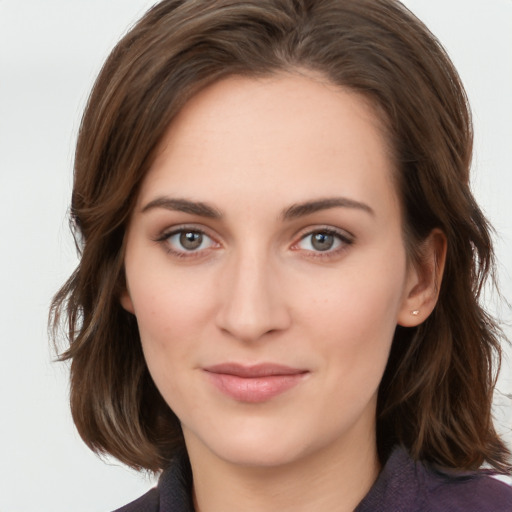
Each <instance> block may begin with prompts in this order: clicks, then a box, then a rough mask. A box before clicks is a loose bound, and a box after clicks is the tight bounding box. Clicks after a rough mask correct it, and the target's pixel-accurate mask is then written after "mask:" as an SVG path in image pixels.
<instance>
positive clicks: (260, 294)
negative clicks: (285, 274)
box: [218, 246, 289, 341]
mask: <svg viewBox="0 0 512 512" xmlns="http://www.w3.org/2000/svg"><path fill="white" fill-rule="evenodd" d="M277 267H278V265H277V264H276V262H275V261H273V258H272V256H271V255H270V254H269V253H268V251H265V250H264V248H258V247H254V246H252V247H250V246H248V247H245V248H240V249H239V250H237V251H234V252H233V254H232V255H231V258H229V261H227V263H226V268H225V271H224V273H223V282H222V284H221V290H222V292H221V294H220V297H221V304H220V308H219V316H218V325H219V327H220V328H221V329H223V330H224V331H227V332H229V333H230V334H231V335H233V336H234V337H236V338H238V339H240V340H244V341H252V340H257V339H259V338H260V337H261V336H263V335H264V334H266V333H269V332H272V331H278V330H282V329H284V328H285V327H286V326H287V324H288V321H289V318H288V313H287V309H286V301H285V297H284V294H283V293H282V289H280V286H279V285H280V279H279V271H278V268H277Z"/></svg>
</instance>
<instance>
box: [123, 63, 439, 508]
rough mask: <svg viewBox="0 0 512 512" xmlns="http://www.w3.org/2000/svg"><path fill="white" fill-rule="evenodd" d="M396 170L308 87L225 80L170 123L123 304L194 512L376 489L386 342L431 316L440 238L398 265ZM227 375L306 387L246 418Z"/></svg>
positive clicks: (357, 120)
mask: <svg viewBox="0 0 512 512" xmlns="http://www.w3.org/2000/svg"><path fill="white" fill-rule="evenodd" d="M393 171H394V169H393V162H392V161H391V159H390V157H389V151H388V148H387V146H386V142H385V138H384V137H383V135H382V133H381V126H380V123H379V121H378V119H377V117H376V116H375V114H374V112H373V111H372V109H371V107H370V106H369V105H368V103H367V102H366V101H365V100H364V99H363V98H362V97H360V96H358V95H357V94H355V93H352V92H349V91H345V90H342V89H340V88H337V87H335V86H333V85H330V84H328V83H326V82H325V81H322V80H321V79H320V78H319V77H313V76H305V75H304V74H299V73H297V74H286V75H285V74H282V75H278V76H274V77H271V78H265V79H249V78H241V77H231V78H228V79H226V80H223V81H221V82H218V83H216V84H214V85H212V86H209V87H207V88H206V89H205V90H203V91H202V92H200V93H199V94H198V95H196V96H195V97H194V98H192V99H191V100H190V101H189V102H188V103H187V104H186V105H185V107H184V109H183V110H182V111H181V113H180V114H179V115H178V116H177V117H176V118H175V119H174V120H173V122H172V123H171V126H170V128H169V130H168V133H167V134H166V136H165V138H164V140H163V142H162V143H161V147H160V151H159V154H158V156H157V158H156V160H155V162H154V164H153V166H152V167H151V169H150V170H149V172H148V174H147V176H146V178H145V180H144V182H143V184H142V188H141V191H140V195H139V198H138V203H137V206H136V208H135V211H134V212H133V215H132V218H131V222H130V225H129V228H128V232H127V245H126V260H125V269H126V278H127V290H126V292H125V293H124V294H123V296H122V299H121V302H122V305H123V307H125V309H127V310H128V311H130V312H132V313H133V314H134V315H135V316H136V317H137V321H138V325H139V329H140V335H141V340H142V346H143V350H144V355H145V358H146V361H147V364H148V367H149V370H150V372H151V375H152V377H153V379H154V381H155V383H156V385H157V387H158V389H159V390H160V392H161V393H162V396H163V397H164V399H165V400H166V401H167V403H168V404H169V406H170V407H171V408H172V409H173V411H174V412H175V413H176V414H177V416H178V417H179V418H180V420H181V423H182V427H183V432H184V436H185V441H186V445H187V450H188V452H189V455H190V460H191V464H192V469H193V473H194V495H195V496H194V499H195V502H196V508H197V510H199V511H201V512H210V511H221V510H222V511H224V512H229V511H230V510H237V511H239V510H245V511H264V510H265V511H268V510H285V511H287V510H290V511H291V510H293V511H294V512H297V511H301V510H327V511H329V510H336V511H342V510H353V508H354V507H355V506H356V505H357V503H358V502H359V501H360V500H361V499H362V498H363V497H364V495H365V494H366V493H367V491H368V490H369V488H370V487H371V485H372V483H373V482H374V481H375V479H376V477H377V475H378V471H379V469H380V466H379V462H378V458H377V452H376V441H375V414H376V396H377V390H378V386H379V382H380V380H381V377H382V374H383V372H384V369H385V366H386V362H387V359H388V354H389V350H390V346H391V342H392V339H393V333H394V330H395V327H396V325H397V324H401V325H405V326H413V325H417V324H419V323H421V322H422V321H423V320H424V319H425V318H426V317H427V316H428V315H429V314H430V312H431V310H432V308H433V307H434V305H435V301H436V289H437V286H438V284H439V279H440V277H439V275H440V273H441V272H442V263H443V255H444V250H445V249H444V246H445V243H444V238H443V237H442V235H441V234H439V233H434V234H433V235H432V236H431V237H430V238H429V239H428V240H427V242H426V244H425V259H424V261H423V263H422V266H421V267H418V266H417V265H412V264H410V263H408V261H407V257H406V251H405V248H404V241H403V237H402V221H401V208H400V203H399V200H398V197H397V193H396V190H395V186H394V183H393V180H392V174H393ZM340 198H342V199H341V200H340ZM325 199H333V201H331V202H327V203H325V202H324V203H320V204H319V203H318V201H319V200H325ZM198 203H199V207H198ZM304 203H308V204H309V203H314V204H315V207H314V208H313V207H311V205H310V207H309V208H300V207H297V205H303V204H304ZM204 204H206V205H207V207H205V206H204ZM313 210H314V211H313ZM186 233H191V235H189V238H190V239H192V240H193V239H194V237H195V239H196V240H195V241H196V242H197V243H198V245H197V247H196V248H192V249H191V247H193V245H194V244H193V243H192V244H190V243H189V245H187V247H188V249H187V248H185V247H184V246H183V245H182V243H183V242H185V243H187V240H186V237H185V234H186ZM200 233H203V234H202V235H200ZM312 233H313V234H314V235H316V236H317V237H319V238H320V241H321V242H322V243H323V245H322V244H320V245H319V244H318V243H316V245H315V243H314V239H313V238H312ZM200 236H202V241H201V238H200ZM198 237H199V238H198ZM322 237H323V238H322ZM326 237H327V238H326ZM329 237H332V238H329ZM189 241H190V240H189ZM331 242H332V246H330V245H329V244H330V243H331ZM318 247H321V248H323V249H325V248H326V247H327V250H319V249H318ZM436 261H437V265H436ZM436 269H437V270H436ZM436 272H437V273H436ZM415 310H419V311H420V313H419V314H417V315H413V314H412V313H411V312H412V311H415ZM226 362H230V363H231V362H236V363H238V364H241V365H244V366H247V365H254V364H259V363H269V362H271V363H278V364H281V365H286V366H287V367H291V368H295V369H300V370H301V371H302V372H303V377H301V378H300V379H299V382H298V383H297V384H296V385H294V386H293V387H292V388H291V389H288V390H286V391H284V392H282V393H279V394H277V395H276V396H272V397H270V398H269V399H265V400H263V401H259V402H256V403H254V402H251V401H250V400H240V399H236V398H233V397H232V396H229V395H226V394H225V393H223V392H222V391H220V390H219V389H218V387H216V386H215V385H213V384H212V380H211V379H210V375H209V374H208V372H207V371H205V368H209V367H211V366H212V365H218V364H222V363H226ZM306 483H307V485H306ZM226 491H229V492H226Z"/></svg>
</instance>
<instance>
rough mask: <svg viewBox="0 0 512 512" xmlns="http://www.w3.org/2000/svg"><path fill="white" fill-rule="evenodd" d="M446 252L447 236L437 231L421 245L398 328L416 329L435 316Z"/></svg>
mask: <svg viewBox="0 0 512 512" xmlns="http://www.w3.org/2000/svg"><path fill="white" fill-rule="evenodd" d="M446 248H447V241H446V236H445V234H444V233H443V232H442V231H441V230H440V229H434V230H433V231H432V232H431V233H430V234H429V235H428V237H427V238H426V239H425V241H424V242H423V243H422V244H421V247H420V251H419V252H420V258H419V261H416V262H410V263H409V269H408V275H407V280H406V286H405V288H404V298H403V301H402V306H401V308H400V311H399V314H398V320H397V323H398V325H401V326H403V327H416V326H417V325H419V324H421V323H423V322H424V321H425V320H426V319H427V318H428V316H429V315H430V313H432V310H433V309H434V307H435V305H436V303H437V299H438V297H439V289H440V287H441V280H442V278H443V271H444V264H445V261H446Z"/></svg>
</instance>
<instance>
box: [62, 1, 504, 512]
mask: <svg viewBox="0 0 512 512" xmlns="http://www.w3.org/2000/svg"><path fill="white" fill-rule="evenodd" d="M471 143H472V133H471V122H470V114H469V109H468V106H467V102H466V97H465V94H464V90H463V88H462V85H461V84H460V81H459V78H458V75H457V73H456V71H455V70H454V69H453V66H452V64H451V63H450V61H449V59H448V58H447V56H446V54H445V53H444V51H443V50H442V48H441V47H440V45H439V44H438V43H437V41H436V40H435V38H434V37H433V36H432V34H430V33H429V32H428V30H427V29H426V28H425V27H424V26H423V25H422V24H421V22H419V21H418V20H417V19H416V18H415V17H414V16H413V15H412V14H411V13H410V12H408V11H407V10H406V9H405V8H404V7H403V6H402V5H401V4H400V3H399V2H397V1H395V0H315V1H307V0H302V1H297V0H295V1H294V0H263V1H262V0H258V1H256V0H252V1H244V2H241V1H236V0H230V1H228V0H220V1H215V2H200V1H195V0H184V1H169V0H166V1H163V2H161V3H159V4H157V5H156V6H155V7H154V8H152V9H151V10H150V11H149V12H148V13H147V14H146V15H145V16H144V18H143V19H142V20H141V21H140V22H139V23H138V24H137V25H136V26H135V27H134V28H133V29H132V30H131V31H130V32H129V33H128V34H127V35H126V36H125V37H124V38H123V40H122V41H121V42H120V43H119V44H118V46H117V47H116V48H115V50H114V51H113V52H112V54H111V56H110V57H109V59H108V60H107V62H106V64H105V66H104V68H103V70H102V72H101V73H100V76H99V78H98V80H97V82H96V85H95V87H94V90H93V92H92V94H91V97H90V100H89V103H88V106H87V108H86V112H85V115H84V118H83V121H82V126H81V129H80V134H79V139H78V144H77V151H76V160H75V181H74V189H73V198H72V216H73V221H74V225H75V228H76V232H77V234H78V243H79V246H80V249H81V253H82V254H81V262H80V265H79V267H78V269H77V270H76V272H75V273H74V274H73V275H72V276H71V278H70V279H69V281H68V282H67V283H66V284H65V286H64V287H63V288H62V289H61V291H60V292H59V293H58V295H57V296H56V298H55V300H54V304H53V314H54V322H55V325H57V323H58V321H59V319H61V318H63V317H65V318H66V319H67V321H68V326H69V329H68V331H69V339H70V342H71V343H70V347H69V349H68V350H67V352H65V354H64V355H63V358H65V359H71V360H72V366H71V383H72V388H71V406H72V412H73V417H74V420H75V423H76V425H77V427H78V430H79V432H80V434H81V436H82V438H83V439H84V441H85V442H86V443H87V444H88V445H89V446H90V447H91V448H92V449H93V450H95V451H98V452H104V453H110V454H112V455H114V456H116V457H117V458H118V459H120V460H121V461H123V462H125V463H126V464H128V465H130V466H132V467H135V468H139V469H148V470H151V471H163V474H162V477H161V479H160V483H159V486H158V489H155V490H152V491H150V492H149V493H148V494H147V495H145V496H143V497H142V498H140V500H137V501H136V502H134V503H132V504H131V505H127V506H126V507H124V508H122V509H120V510H124V511H130V510H159V511H162V512H163V511H171V510H172V511H173V512H174V511H188V510H196V511H200V512H208V511H220V510H221V511H229V510H248V511H249V510H258V511H263V510H264V511H267V510H294V511H300V510H337V511H338V510H340V511H342V510H354V509H356V510H359V511H370V510H407V511H422V510H465V511H467V510H503V511H504V510H511V509H512V490H511V489H510V488H508V487H507V486H506V485H504V484H502V483H500V482H498V481H496V480H494V479H492V478H491V477H489V476H486V475H485V474H484V473H483V472H482V471H480V472H479V471H478V470H479V468H480V467H481V466H482V464H487V465H489V466H490V467H491V468H492V469H493V470H494V471H495V472H499V473H503V474H507V473H509V472H510V454H509V452H508V451H507V448H506V447H505V445H504V444H503V442H502V441H501V440H500V439H499V437H498V436H497V434H496V432H495V430H494V427H493V423H492V416H491V410H490V409H491V401H492V391H493V387H494V381H495V369H494V366H493V361H494V358H495V356H496V355H499V353H500V348H499V338H498V334H499V331H498V329H497V327H496V325H495V324H494V322H493V320H492V319H491V318H490V317H489V315H488V314H487V313H486V312H485V310H484V309H482V307H481V306H480V305H479V302H478V295H479V291H480V289H481V286H482V283H483V282H484V280H485V278H486V277H487V276H488V274H489V273H490V272H491V271H492V264H493V259H492V245H491V241H490V237H489V227H488V225H487V223H486V220H485V218H484V217H483V215H482V214H481V212H480V210H479V209H478V207H477V205H476V204H475V202H474V199H473V197H472V195H471V192H470V190H469V187H468V181H469V179H468V174H469V167H470V160H471Z"/></svg>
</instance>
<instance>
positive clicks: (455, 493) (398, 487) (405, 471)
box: [356, 448, 512, 512]
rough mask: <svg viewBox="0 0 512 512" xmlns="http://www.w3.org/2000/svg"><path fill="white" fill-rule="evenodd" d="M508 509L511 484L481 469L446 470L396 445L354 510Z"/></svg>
mask: <svg viewBox="0 0 512 512" xmlns="http://www.w3.org/2000/svg"><path fill="white" fill-rule="evenodd" d="M391 510H392V511H393V512H512V487H510V486H509V485H507V484H505V483H504V482H500V481H498V480H497V479H496V478H493V477H491V476H489V475H488V474H485V473H483V472H470V473H460V472H450V471H445V470H439V469H437V468H434V467H432V466H429V465H428V464H424V463H422V462H420V461H416V460H413V459H412V458H411V457H410V456H409V455H408V453H407V451H406V450H405V449H403V448H396V449H395V450H394V451H393V453H392V454H391V456H390V457H389V459H388V461H387V462H386V464H385V466H384V468H383V469H382V471H381V474H380V475H379V478H378V479H377V481H376V482H375V484H374V485H373V487H372V488H371V489H370V491H369V493H368V494H367V496H366V497H365V498H364V499H363V500H362V501H361V503H360V504H359V506H358V507H357V508H356V512H376V511H379V512H384V511H386V512H387V511H391Z"/></svg>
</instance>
